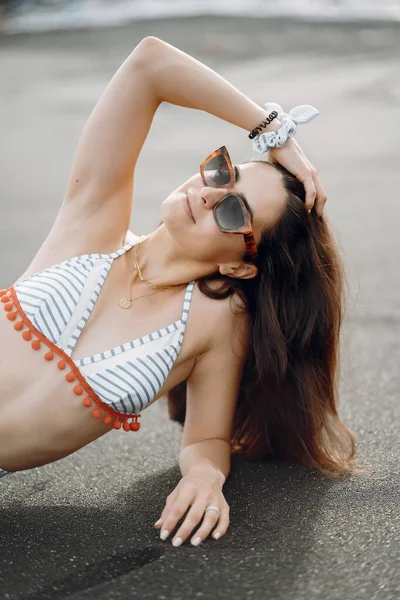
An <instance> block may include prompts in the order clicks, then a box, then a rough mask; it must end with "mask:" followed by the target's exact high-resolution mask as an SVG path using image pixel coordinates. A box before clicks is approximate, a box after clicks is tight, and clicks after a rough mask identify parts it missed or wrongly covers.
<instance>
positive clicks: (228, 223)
mask: <svg viewBox="0 0 400 600" xmlns="http://www.w3.org/2000/svg"><path fill="white" fill-rule="evenodd" d="M214 214H215V218H216V220H217V223H218V225H219V226H220V227H221V228H222V229H225V230H226V231H231V230H233V229H239V227H242V226H243V225H244V214H243V211H242V207H241V205H240V202H239V200H238V198H236V196H227V197H226V198H224V200H223V201H222V202H221V203H220V204H218V206H217V207H216V209H215V212H214Z"/></svg>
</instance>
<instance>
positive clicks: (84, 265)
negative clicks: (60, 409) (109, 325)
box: [0, 230, 195, 431]
mask: <svg viewBox="0 0 400 600" xmlns="http://www.w3.org/2000/svg"><path fill="white" fill-rule="evenodd" d="M138 240H139V238H138V237H137V236H135V235H134V234H133V233H132V232H131V231H129V230H128V231H127V233H126V237H125V240H124V241H125V244H124V245H123V246H122V248H120V249H119V250H117V251H116V252H112V253H111V254H83V255H80V256H75V257H74V258H70V259H68V260H65V261H64V262H62V263H59V264H57V265H54V266H53V267H50V268H48V269H44V270H43V271H39V272H38V273H35V274H34V275H31V276H29V277H27V278H25V279H22V280H21V281H19V282H18V283H16V284H15V285H14V286H11V288H9V289H4V290H0V297H1V298H0V299H1V302H3V303H4V310H5V311H6V314H7V318H8V319H9V320H10V321H15V323H14V329H15V330H16V331H21V332H22V338H23V339H24V340H25V341H29V342H30V343H31V346H32V348H33V349H34V350H40V349H41V348H42V346H44V349H45V350H46V352H45V354H44V356H43V358H44V359H45V360H46V361H49V362H50V361H53V360H54V359H55V358H56V363H57V367H58V369H60V370H61V371H68V372H67V373H66V374H65V380H66V381H67V382H69V383H73V384H74V385H73V386H71V391H72V392H73V393H74V394H76V395H78V396H80V395H82V402H83V405H84V406H86V407H88V408H89V407H91V408H92V415H93V417H95V418H97V419H101V418H103V420H104V423H105V424H111V423H113V425H114V427H115V429H120V428H121V427H122V428H123V429H124V430H125V431H137V430H138V429H139V428H140V423H139V422H138V417H140V416H141V415H140V412H141V411H143V410H144V409H145V408H146V407H147V406H148V405H149V404H150V402H151V401H152V400H153V399H154V398H155V397H156V396H157V395H158V393H159V392H160V390H161V388H162V386H163V385H164V383H165V381H166V379H167V377H168V374H169V373H170V371H171V369H172V367H173V365H174V363H175V361H176V358H177V356H178V354H179V351H180V348H181V346H182V342H183V337H184V333H185V327H186V321H187V317H188V314H189V309H190V303H191V297H192V291H193V286H194V283H195V282H194V281H191V282H190V283H189V284H188V285H187V287H186V292H185V296H184V302H183V308H182V314H181V317H180V319H179V320H177V321H175V322H174V323H172V324H171V325H168V326H167V327H164V328H162V329H159V330H158V331H154V332H153V333H150V334H149V335H146V336H144V337H141V338H137V339H135V340H131V341H129V342H126V343H124V344H121V345H120V346H116V347H115V348H110V349H109V350H106V351H104V352H100V353H99V354H94V355H92V356H87V357H85V358H82V359H79V360H74V359H73V358H71V354H72V351H73V349H74V347H75V345H76V343H77V341H78V339H79V336H80V335H81V333H82V330H83V328H84V327H85V324H86V323H87V321H88V319H89V317H90V315H91V313H92V311H93V308H94V306H95V303H96V300H97V298H98V296H99V294H100V292H101V289H102V287H103V285H104V282H105V280H106V277H107V274H108V273H109V271H110V269H111V266H112V264H113V262H114V260H115V259H116V258H118V257H119V256H121V255H122V254H124V253H125V252H127V251H128V250H129V249H130V248H132V247H133V246H134V245H135V244H136V243H137V242H138ZM18 317H19V319H18ZM17 319H18V320H17Z"/></svg>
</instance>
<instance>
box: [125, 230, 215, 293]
mask: <svg viewBox="0 0 400 600" xmlns="http://www.w3.org/2000/svg"><path fill="white" fill-rule="evenodd" d="M135 248H137V249H138V250H137V253H138V259H137V261H138V265H139V267H140V270H141V271H142V276H143V279H145V280H147V281H151V283H154V284H155V285H157V286H158V287H160V286H162V287H167V286H175V285H183V284H185V283H188V282H189V281H192V280H194V279H200V278H201V277H205V276H206V275H210V274H212V273H215V272H216V271H217V269H218V266H217V265H212V264H210V263H204V262H199V261H196V260H194V259H192V258H190V257H188V256H186V255H185V254H183V253H182V250H181V248H180V247H179V246H178V245H177V244H176V243H175V241H174V239H173V238H172V237H171V235H170V234H169V232H168V230H167V228H166V227H165V225H163V224H162V225H160V226H159V227H158V228H157V229H156V230H155V231H153V232H152V233H151V234H150V235H149V236H147V237H146V238H145V239H144V240H143V242H142V243H141V244H140V246H137V245H135ZM133 251H134V250H133Z"/></svg>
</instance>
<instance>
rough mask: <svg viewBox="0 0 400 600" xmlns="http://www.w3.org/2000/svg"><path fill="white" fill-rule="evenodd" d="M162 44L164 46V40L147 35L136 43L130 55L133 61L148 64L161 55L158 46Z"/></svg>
mask: <svg viewBox="0 0 400 600" xmlns="http://www.w3.org/2000/svg"><path fill="white" fill-rule="evenodd" d="M162 46H165V42H163V41H161V40H160V39H159V38H156V37H154V36H152V35H149V36H147V37H145V38H143V39H142V40H141V41H140V42H139V43H138V45H137V46H136V48H134V50H133V51H132V52H131V55H130V56H131V58H132V60H133V61H134V62H135V63H139V64H142V65H145V66H148V65H150V64H152V63H154V60H157V58H159V57H160V56H161V52H160V48H161V47H162Z"/></svg>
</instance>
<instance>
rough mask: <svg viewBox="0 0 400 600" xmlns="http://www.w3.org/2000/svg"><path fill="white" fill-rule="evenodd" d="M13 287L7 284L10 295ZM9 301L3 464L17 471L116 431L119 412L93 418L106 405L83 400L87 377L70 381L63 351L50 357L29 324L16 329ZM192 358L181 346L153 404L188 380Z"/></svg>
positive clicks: (0, 368)
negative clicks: (30, 334) (113, 417)
mask: <svg viewBox="0 0 400 600" xmlns="http://www.w3.org/2000/svg"><path fill="white" fill-rule="evenodd" d="M12 289H13V288H12V287H11V288H8V292H7V298H9V297H11V295H12ZM3 296H4V292H3ZM0 300H1V298H0ZM7 305H8V302H4V301H3V302H2V303H1V304H0V340H1V347H0V467H1V468H2V469H5V470H7V471H17V470H22V469H29V468H32V467H36V466H40V465H43V464H46V463H48V462H52V461H55V460H58V459H60V458H63V457H64V456H67V455H69V454H71V453H73V452H75V451H76V450H78V449H79V448H82V447H83V446H85V445H86V444H88V443H90V442H91V441H93V440H95V439H96V438H98V437H100V436H102V435H104V434H105V433H107V432H108V431H110V430H112V429H114V427H115V422H116V421H118V413H116V414H115V419H112V420H111V422H109V423H107V419H106V418H103V417H104V414H105V415H106V417H107V413H104V414H103V413H102V412H101V413H100V416H99V417H98V418H93V411H95V410H96V409H99V408H100V409H102V407H101V405H97V404H96V402H94V398H92V405H91V406H88V407H86V408H85V406H86V405H85V404H84V403H83V401H84V400H85V398H86V397H87V396H90V395H91V394H90V393H89V394H88V393H87V392H88V391H90V387H89V386H88V387H87V388H86V389H82V390H80V389H79V388H80V384H81V383H83V384H84V381H82V382H81V381H80V380H79V379H77V378H76V379H75V380H71V381H68V379H66V376H67V375H68V372H71V370H72V369H71V364H72V363H67V364H66V365H65V368H60V367H62V366H63V365H62V364H59V363H60V361H62V360H63V356H62V351H61V350H60V353H57V351H55V352H53V354H54V356H53V358H51V359H50V355H48V356H47V359H46V358H45V355H46V353H48V352H51V348H50V347H48V346H46V344H44V343H43V342H42V343H41V344H33V345H32V341H34V340H35V335H32V336H31V338H30V339H27V338H29V334H26V335H25V337H23V336H22V334H23V332H24V331H29V328H28V327H27V326H26V324H24V325H22V326H20V327H21V328H20V329H18V328H15V323H18V322H20V321H21V316H20V315H19V314H17V315H16V316H15V318H13V319H12V320H11V319H9V318H8V316H7V315H8V314H9V313H10V312H14V311H15V312H17V311H16V306H15V303H14V304H13V307H12V308H11V307H10V306H7ZM5 307H7V310H4V308H5ZM185 345H186V347H187V344H185ZM53 350H54V349H53ZM49 359H50V360H49ZM191 362H192V361H191V360H188V354H187V352H185V348H184V347H182V349H181V352H180V354H179V356H178V358H177V360H176V363H175V365H174V367H173V369H172V370H171V372H170V374H169V376H168V378H167V381H166V383H165V384H164V386H163V388H162V390H161V391H160V393H159V394H158V396H157V397H156V398H154V399H153V400H152V402H151V404H152V403H154V402H155V401H156V400H157V399H159V398H160V397H161V396H163V395H165V393H166V392H167V391H168V389H171V388H172V387H174V386H175V385H176V384H177V383H179V381H182V380H183V379H185V378H186V376H187V375H188V373H189V372H190V369H191ZM75 368H76V367H75ZM72 377H73V376H71V379H72ZM82 379H83V378H82ZM86 385H87V384H86ZM74 390H75V392H74ZM120 418H121V422H120V424H119V426H118V427H115V428H118V429H123V426H124V425H125V421H124V417H123V415H121V416H120ZM104 421H106V422H104ZM136 422H137V421H136ZM134 423H135V419H133V418H132V419H130V424H129V423H128V422H126V425H125V431H138V429H139V428H138V427H137V425H136V426H133V424H134ZM128 425H129V427H128Z"/></svg>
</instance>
